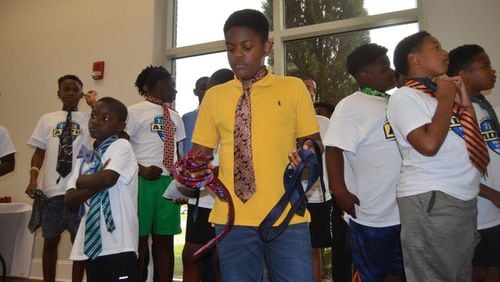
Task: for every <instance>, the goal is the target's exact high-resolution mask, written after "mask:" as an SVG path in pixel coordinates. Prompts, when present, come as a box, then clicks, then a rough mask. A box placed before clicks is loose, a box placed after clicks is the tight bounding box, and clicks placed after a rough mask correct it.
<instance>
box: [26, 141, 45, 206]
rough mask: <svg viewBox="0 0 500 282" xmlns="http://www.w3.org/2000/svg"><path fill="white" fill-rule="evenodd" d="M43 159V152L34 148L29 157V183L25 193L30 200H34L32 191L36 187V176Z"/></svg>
mask: <svg viewBox="0 0 500 282" xmlns="http://www.w3.org/2000/svg"><path fill="white" fill-rule="evenodd" d="M44 159H45V150H43V149H40V148H36V149H35V152H34V153H33V156H32V157H31V168H30V181H29V183H28V187H27V188H26V191H25V193H26V194H27V195H28V196H29V197H30V198H32V199H34V198H35V195H34V194H33V190H34V189H35V188H37V186H38V174H39V172H40V169H41V168H42V164H43V160H44Z"/></svg>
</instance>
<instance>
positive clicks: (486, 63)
mask: <svg viewBox="0 0 500 282" xmlns="http://www.w3.org/2000/svg"><path fill="white" fill-rule="evenodd" d="M460 73H461V74H462V78H463V80H464V82H465V83H466V85H467V86H468V88H470V89H473V90H476V91H478V92H479V91H482V90H488V89H491V88H493V87H495V82H496V79H497V77H496V75H495V73H496V70H495V69H493V68H492V67H491V62H490V58H489V57H488V55H486V53H484V52H481V53H479V54H476V55H475V56H474V61H473V62H472V65H471V66H470V68H468V69H467V70H465V71H463V72H460Z"/></svg>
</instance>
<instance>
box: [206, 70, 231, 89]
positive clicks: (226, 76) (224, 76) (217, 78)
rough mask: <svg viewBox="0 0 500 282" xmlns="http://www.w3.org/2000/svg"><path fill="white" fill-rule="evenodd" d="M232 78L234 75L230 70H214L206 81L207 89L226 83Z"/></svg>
mask: <svg viewBox="0 0 500 282" xmlns="http://www.w3.org/2000/svg"><path fill="white" fill-rule="evenodd" d="M233 78H234V73H233V71H232V70H230V69H219V70H216V71H215V72H214V73H212V75H211V76H210V78H209V79H208V83H207V89H208V88H210V87H212V86H215V85H218V84H222V83H226V82H228V81H230V80H232V79H233Z"/></svg>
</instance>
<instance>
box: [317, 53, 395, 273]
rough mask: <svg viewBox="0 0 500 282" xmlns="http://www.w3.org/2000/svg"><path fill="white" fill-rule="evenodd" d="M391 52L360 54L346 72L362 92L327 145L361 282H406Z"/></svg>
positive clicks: (341, 110)
mask: <svg viewBox="0 0 500 282" xmlns="http://www.w3.org/2000/svg"><path fill="white" fill-rule="evenodd" d="M386 53H387V49H386V48H384V47H382V46H379V45H377V44H365V45H362V46H360V47H358V48H356V49H355V50H354V51H353V52H352V53H351V54H350V55H349V56H348V58H347V70H348V71H349V73H350V74H351V75H352V76H354V78H355V79H356V81H357V83H358V85H359V86H360V91H357V92H355V93H353V94H352V95H350V96H348V97H346V98H344V99H343V100H342V101H340V102H339V104H337V106H336V107H335V111H334V112H333V115H332V117H331V119H330V125H329V127H328V130H327V133H326V136H325V139H324V142H325V145H326V146H327V147H326V148H327V149H326V160H327V169H328V174H329V178H330V179H331V181H330V187H331V189H332V191H333V196H334V199H335V201H336V204H337V206H338V207H339V208H340V209H341V210H343V211H344V212H346V213H348V214H349V215H350V222H349V229H350V234H351V244H352V257H353V263H354V267H355V269H356V270H357V271H359V274H360V277H361V280H362V281H382V280H384V279H392V280H391V281H403V280H404V270H403V263H402V255H401V244H400V240H399V236H400V225H399V214H398V209H397V205H396V183H397V180H398V176H399V170H400V167H401V156H400V154H399V151H398V148H397V145H396V142H395V140H394V135H393V134H392V130H391V128H390V125H389V123H388V122H387V118H386V107H387V99H388V97H389V95H388V94H386V93H385V91H387V90H389V89H391V88H393V87H394V85H395V75H394V71H393V70H392V69H391V68H390V62H389V59H388V58H387V55H386Z"/></svg>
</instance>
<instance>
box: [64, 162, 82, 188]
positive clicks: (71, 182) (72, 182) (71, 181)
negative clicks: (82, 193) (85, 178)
mask: <svg viewBox="0 0 500 282" xmlns="http://www.w3.org/2000/svg"><path fill="white" fill-rule="evenodd" d="M82 162H83V159H77V160H76V163H75V167H74V168H73V169H72V170H71V174H70V176H69V178H68V183H67V184H66V191H68V190H70V189H76V180H77V179H78V177H79V176H80V167H81V166H82Z"/></svg>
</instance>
